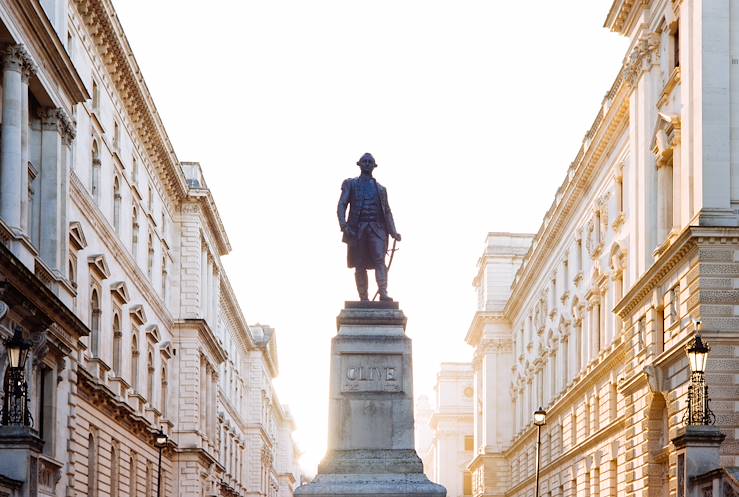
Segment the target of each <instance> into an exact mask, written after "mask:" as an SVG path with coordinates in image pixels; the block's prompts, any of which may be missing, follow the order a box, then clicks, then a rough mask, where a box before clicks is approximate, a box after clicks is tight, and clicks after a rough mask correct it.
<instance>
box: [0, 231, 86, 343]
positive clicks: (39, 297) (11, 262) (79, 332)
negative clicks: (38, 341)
mask: <svg viewBox="0 0 739 497" xmlns="http://www.w3.org/2000/svg"><path fill="white" fill-rule="evenodd" d="M0 267H2V268H3V270H2V271H1V272H0V274H2V276H3V278H4V279H5V281H7V282H8V283H10V284H11V285H12V286H13V287H14V288H15V289H16V291H17V292H18V293H20V294H22V295H23V296H24V298H25V299H27V300H28V301H30V302H33V306H34V307H37V308H38V309H39V310H40V311H41V312H42V313H43V314H45V315H46V316H48V317H50V318H52V319H53V320H54V322H55V323H57V325H58V327H57V329H60V330H63V331H64V332H65V333H69V335H68V336H59V338H60V339H61V340H63V341H64V342H65V343H66V344H67V345H68V346H70V347H72V348H77V347H78V346H79V344H80V343H81V342H79V339H80V338H81V337H83V336H87V335H88V334H89V329H88V327H87V325H85V324H84V323H83V322H82V321H81V320H80V318H79V317H78V316H77V315H76V314H74V313H73V312H72V311H71V310H70V309H69V308H68V307H67V306H66V305H65V304H64V302H62V301H61V300H60V299H59V297H57V296H56V295H55V294H54V292H53V291H52V290H50V289H49V288H48V287H47V286H45V285H44V284H43V283H42V282H41V280H40V279H39V278H38V277H37V276H36V275H35V274H34V273H33V272H31V271H30V270H29V269H28V268H27V267H26V266H25V265H23V263H22V262H21V261H20V260H18V258H17V257H16V256H15V255H14V254H13V253H12V252H11V251H10V249H8V248H7V247H6V246H5V245H4V244H2V243H0Z"/></svg>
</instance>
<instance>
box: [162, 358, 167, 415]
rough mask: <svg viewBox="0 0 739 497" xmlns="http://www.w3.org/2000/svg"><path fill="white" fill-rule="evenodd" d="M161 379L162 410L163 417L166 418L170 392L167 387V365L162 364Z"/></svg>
mask: <svg viewBox="0 0 739 497" xmlns="http://www.w3.org/2000/svg"><path fill="white" fill-rule="evenodd" d="M161 381H162V392H161V397H162V405H161V410H162V417H163V418H166V417H167V394H168V389H167V387H168V378H167V366H166V365H165V366H162V378H161Z"/></svg>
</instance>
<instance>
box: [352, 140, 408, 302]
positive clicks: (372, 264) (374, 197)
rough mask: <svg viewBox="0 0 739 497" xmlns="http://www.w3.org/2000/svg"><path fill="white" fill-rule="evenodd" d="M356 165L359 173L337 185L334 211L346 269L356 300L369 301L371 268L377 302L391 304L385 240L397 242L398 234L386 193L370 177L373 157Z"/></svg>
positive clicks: (374, 165)
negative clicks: (344, 247)
mask: <svg viewBox="0 0 739 497" xmlns="http://www.w3.org/2000/svg"><path fill="white" fill-rule="evenodd" d="M357 165H358V166H359V168H360V169H361V170H362V174H360V175H359V176H357V177H356V178H349V179H347V180H344V182H343V183H342V184H341V197H340V198H339V206H338V209H337V211H338V216H339V227H340V228H341V231H342V232H343V233H344V235H343V237H342V241H343V242H344V243H346V244H347V266H348V267H350V268H352V267H353V268H354V279H355V280H356V283H357V292H358V293H359V299H360V300H362V301H367V300H369V298H368V294H367V286H368V280H367V270H368V269H373V270H374V271H375V279H376V280H377V292H378V294H379V295H380V300H387V301H392V300H393V299H392V298H390V297H389V296H388V294H387V273H388V267H386V266H385V254H386V253H387V246H388V237H389V236H391V237H393V239H394V240H396V241H400V233H398V232H397V231H396V230H395V222H394V221H393V213H392V212H391V211H390V205H389V204H388V201H387V190H386V189H385V187H384V186H382V185H380V184H379V183H378V182H377V181H376V180H375V178H373V177H372V170H373V169H374V168H375V167H377V164H376V163H375V159H374V157H372V154H364V155H363V156H362V157H361V158H360V159H359V162H357ZM347 206H348V207H349V217H348V219H347V217H346V208H347Z"/></svg>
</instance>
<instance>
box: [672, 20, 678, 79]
mask: <svg viewBox="0 0 739 497" xmlns="http://www.w3.org/2000/svg"><path fill="white" fill-rule="evenodd" d="M670 45H672V53H671V54H670V55H671V57H672V60H671V62H672V67H673V68H675V67H680V23H679V21H676V22H675V24H674V27H673V28H672V32H671V33H670Z"/></svg>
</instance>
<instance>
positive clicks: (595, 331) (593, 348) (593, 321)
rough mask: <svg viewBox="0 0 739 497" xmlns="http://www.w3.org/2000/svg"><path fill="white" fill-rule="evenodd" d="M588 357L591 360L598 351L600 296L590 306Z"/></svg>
mask: <svg viewBox="0 0 739 497" xmlns="http://www.w3.org/2000/svg"><path fill="white" fill-rule="evenodd" d="M589 335H590V340H589V341H590V344H589V346H590V347H589V348H590V355H589V357H588V359H593V358H595V357H596V356H597V355H598V352H599V351H600V296H596V297H595V298H594V299H593V301H592V302H591V304H590V333H589Z"/></svg>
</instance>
